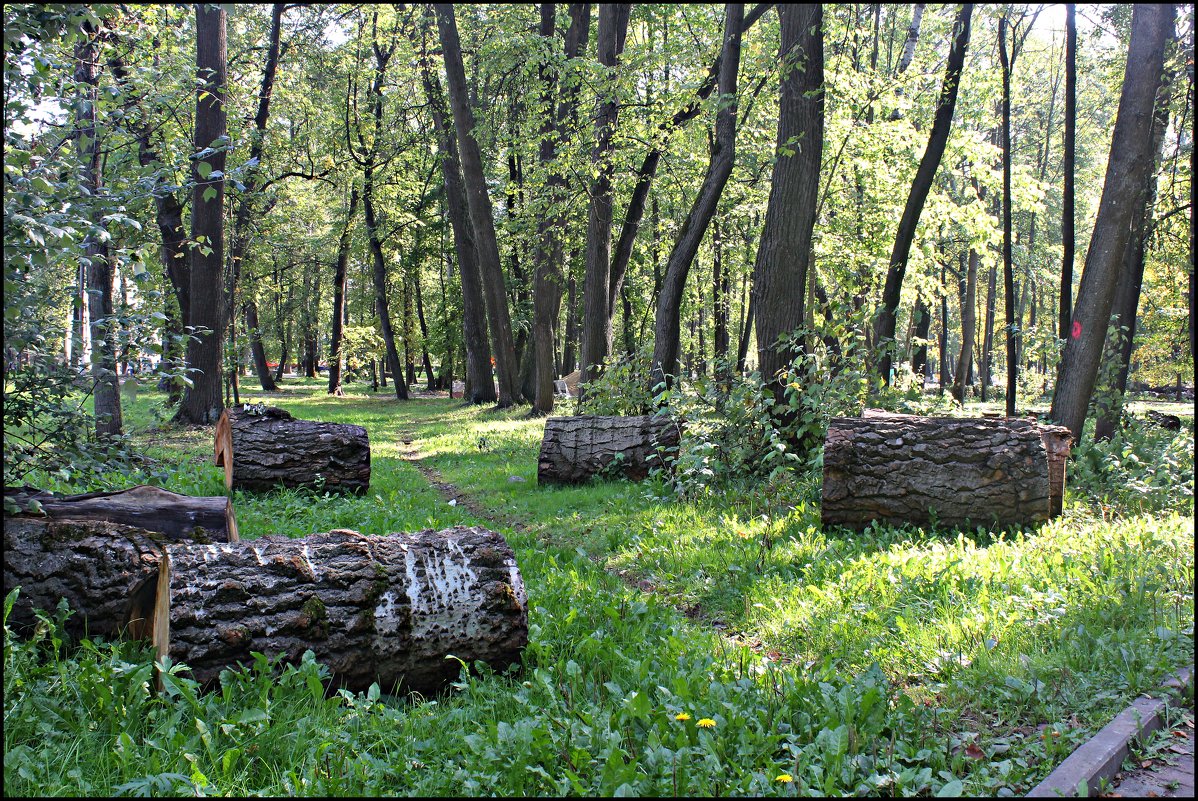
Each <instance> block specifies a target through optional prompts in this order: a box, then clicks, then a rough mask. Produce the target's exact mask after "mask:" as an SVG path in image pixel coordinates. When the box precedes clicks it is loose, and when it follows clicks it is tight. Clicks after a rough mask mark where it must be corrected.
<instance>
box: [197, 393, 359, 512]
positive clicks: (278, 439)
mask: <svg viewBox="0 0 1198 801" xmlns="http://www.w3.org/2000/svg"><path fill="white" fill-rule="evenodd" d="M214 452H215V460H216V464H217V466H218V467H224V468H225V487H226V488H227V489H230V490H232V489H247V490H258V491H267V490H272V489H276V488H277V487H279V486H284V487H310V488H312V489H317V490H333V491H337V492H353V493H358V494H362V493H365V492H366V490H367V489H368V488H369V487H370V439H369V437H368V436H367V434H366V429H365V428H363V427H362V426H355V425H349V424H345V423H321V422H317V421H315V420H299V419H296V418H294V417H292V416H291V414H289V413H288V412H286V411H284V410H283V409H278V408H274V407H269V406H263V405H261V404H258V405H257V406H246V407H244V408H240V409H238V408H234V409H225V411H224V412H223V413H222V414H221V416H220V420H219V421H218V422H217V424H216V443H215V447H214Z"/></svg>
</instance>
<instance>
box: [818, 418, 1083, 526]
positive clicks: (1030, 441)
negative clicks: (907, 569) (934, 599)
mask: <svg viewBox="0 0 1198 801" xmlns="http://www.w3.org/2000/svg"><path fill="white" fill-rule="evenodd" d="M1070 439H1071V437H1070V434H1069V431H1068V429H1066V428H1063V427H1060V426H1051V425H1041V424H1039V423H1037V422H1036V421H1034V420H1020V419H1013V418H1007V419H982V420H978V419H966V418H950V417H939V418H937V417H918V416H914V415H900V414H885V413H880V414H879V413H871V414H868V415H867V416H866V417H863V418H851V417H835V418H833V419H832V421H831V423H830V425H829V427H828V438H827V441H826V443H825V446H824V488H823V508H822V515H821V517H822V521H823V525H825V526H829V525H841V526H848V527H850V528H855V529H858V530H861V529H864V528H865V527H867V526H868V525H869V524H870V523H871V522H873V521H875V520H877V521H881V522H883V523H912V524H915V525H931V524H939V525H945V526H967V525H973V524H995V525H1032V524H1034V523H1041V522H1044V521H1046V520H1048V519H1049V518H1050V517H1053V516H1055V515H1057V514H1059V513H1060V510H1061V499H1062V497H1063V494H1064V486H1065V460H1066V458H1067V457H1068V454H1069V443H1070Z"/></svg>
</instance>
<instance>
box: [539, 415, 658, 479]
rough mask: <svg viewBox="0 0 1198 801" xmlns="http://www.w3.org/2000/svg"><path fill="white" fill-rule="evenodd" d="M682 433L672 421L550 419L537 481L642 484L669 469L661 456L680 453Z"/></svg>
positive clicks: (649, 418)
mask: <svg viewBox="0 0 1198 801" xmlns="http://www.w3.org/2000/svg"><path fill="white" fill-rule="evenodd" d="M679 437H680V431H679V428H678V425H677V423H675V422H674V421H672V420H670V419H669V418H667V417H660V416H652V415H643V416H639V417H601V416H594V415H584V416H579V417H550V418H549V419H548V420H546V421H545V434H544V437H543V438H542V439H541V453H540V456H539V458H538V460H537V481H538V482H539V483H541V484H578V483H581V482H584V481H587V480H589V479H591V478H593V477H594V476H596V475H600V474H609V473H611V474H614V475H619V476H622V477H624V478H628V479H633V480H638V481H639V480H640V479H643V478H645V477H646V476H648V475H649V470H650V469H652V468H653V467H659V466H664V465H665V464H666V462H665V461H663V460H662V458H661V455H660V454H661V452H662V451H665V450H669V449H671V448H677V446H678V441H679Z"/></svg>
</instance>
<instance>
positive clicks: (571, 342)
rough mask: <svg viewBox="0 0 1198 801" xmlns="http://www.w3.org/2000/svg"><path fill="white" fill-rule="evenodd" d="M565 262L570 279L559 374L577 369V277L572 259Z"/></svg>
mask: <svg viewBox="0 0 1198 801" xmlns="http://www.w3.org/2000/svg"><path fill="white" fill-rule="evenodd" d="M574 255H576V254H571V259H570V261H569V262H568V264H567V270H568V272H569V274H570V280H569V283H568V284H567V290H568V292H567V295H566V344H565V347H564V348H563V349H562V369H561V370H559V371H558V374H559V375H567V374H569V373H572V372H574V371H575V370H577V369H578V355H577V354H578V279H577V277H576V276H575V275H574V266H573V265H574V259H573V256H574Z"/></svg>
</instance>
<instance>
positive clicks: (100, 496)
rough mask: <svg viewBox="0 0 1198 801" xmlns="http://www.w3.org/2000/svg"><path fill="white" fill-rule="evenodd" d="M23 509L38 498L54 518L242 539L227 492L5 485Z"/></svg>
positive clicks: (196, 537)
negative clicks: (76, 490) (79, 490)
mask: <svg viewBox="0 0 1198 801" xmlns="http://www.w3.org/2000/svg"><path fill="white" fill-rule="evenodd" d="M4 497H5V498H6V499H9V500H13V501H15V502H16V503H17V504H19V505H20V506H21V508H22V509H28V508H29V502H30V501H37V503H38V504H39V505H40V506H41V513H42V514H43V515H44V516H45V517H47V518H49V519H51V520H84V521H86V520H96V521H108V522H110V523H122V524H124V525H127V526H134V527H136V528H141V529H145V530H146V531H155V532H157V533H159V534H162V535H163V536H164V537H165V538H166V539H169V540H172V541H188V542H191V541H196V542H237V539H238V537H237V519H236V517H235V516H234V515H233V502H232V501H230V500H229V498H227V497H225V496H224V495H218V496H214V497H206V498H205V497H192V496H190V495H180V494H178V493H175V492H170V491H168V490H164V489H162V488H160V487H151V486H148V485H144V484H143V485H141V486H137V487H133V488H132V489H127V490H119V491H115V492H89V493H87V494H86V495H59V494H56V493H50V492H44V491H42V490H39V489H34V488H33V487H5V488H4Z"/></svg>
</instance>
